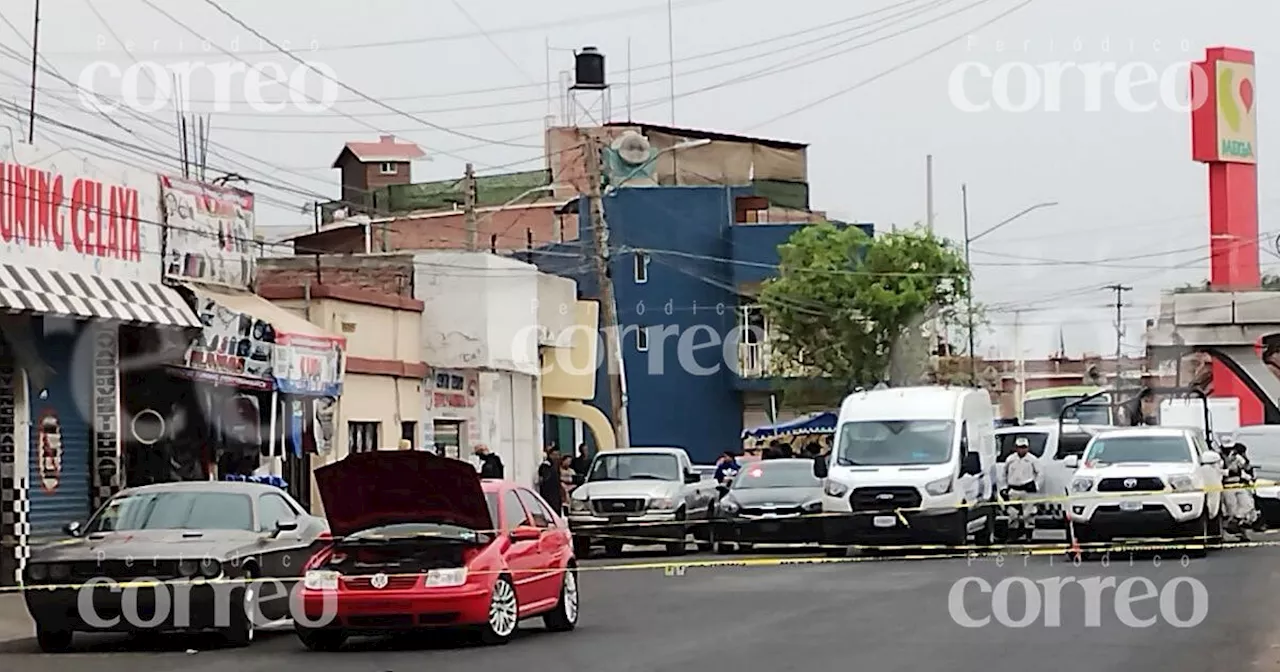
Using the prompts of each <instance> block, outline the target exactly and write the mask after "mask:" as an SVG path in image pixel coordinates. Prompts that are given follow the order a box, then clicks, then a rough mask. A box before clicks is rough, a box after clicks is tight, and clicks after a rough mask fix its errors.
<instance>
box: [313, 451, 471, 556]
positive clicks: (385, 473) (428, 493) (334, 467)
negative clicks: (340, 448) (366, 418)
mask: <svg viewBox="0 0 1280 672" xmlns="http://www.w3.org/2000/svg"><path fill="white" fill-rule="evenodd" d="M315 479H316V487H317V488H318V489H319V491H320V500H321V501H322V502H324V511H325V515H326V516H327V517H328V519H329V527H330V529H331V530H332V532H333V534H334V536H338V537H343V536H346V535H348V534H351V533H353V532H359V531H361V530H367V529H369V528H373V527H381V526H383V525H395V524H399V523H444V524H450V525H460V526H462V527H469V528H471V529H473V530H478V531H484V530H492V529H493V528H494V524H493V520H492V519H491V518H490V516H489V506H488V505H487V504H486V503H485V498H484V491H483V490H481V488H480V475H479V474H477V473H476V468H475V467H473V466H471V464H470V463H469V462H463V461H462V460H455V459H452V458H448V457H437V456H435V455H432V454H430V453H427V452H423V451H415V450H398V451H375V452H371V453H356V454H354V455H350V456H348V457H346V458H345V459H343V460H339V461H338V462H335V463H333V464H330V465H327V466H324V467H320V468H319V469H316V471H315Z"/></svg>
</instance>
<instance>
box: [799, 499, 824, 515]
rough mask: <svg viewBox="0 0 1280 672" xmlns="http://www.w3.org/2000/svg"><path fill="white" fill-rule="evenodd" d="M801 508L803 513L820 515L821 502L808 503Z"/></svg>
mask: <svg viewBox="0 0 1280 672" xmlns="http://www.w3.org/2000/svg"><path fill="white" fill-rule="evenodd" d="M802 508H803V509H804V512H805V513H822V501H821V500H819V501H814V502H808V503H806V504H805V505H804V507H802Z"/></svg>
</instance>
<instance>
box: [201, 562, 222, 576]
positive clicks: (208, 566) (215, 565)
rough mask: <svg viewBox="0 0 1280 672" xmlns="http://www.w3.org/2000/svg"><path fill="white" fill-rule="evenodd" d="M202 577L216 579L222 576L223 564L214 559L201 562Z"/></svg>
mask: <svg viewBox="0 0 1280 672" xmlns="http://www.w3.org/2000/svg"><path fill="white" fill-rule="evenodd" d="M200 576H203V577H204V578H206V579H216V578H218V577H219V576H222V563H221V562H218V561H217V560H214V559H212V558H205V559H204V560H201V561H200Z"/></svg>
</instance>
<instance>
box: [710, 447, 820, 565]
mask: <svg viewBox="0 0 1280 672" xmlns="http://www.w3.org/2000/svg"><path fill="white" fill-rule="evenodd" d="M722 489H723V496H722V497H721V498H720V501H719V502H718V503H717V505H716V510H715V514H714V518H713V522H712V532H713V535H714V541H715V548H716V552H718V553H725V552H728V551H729V550H732V548H734V547H736V548H737V549H738V550H748V549H750V548H751V547H752V546H754V545H755V544H780V543H808V542H818V541H821V537H822V528H821V525H820V523H821V518H819V517H818V516H816V515H814V514H820V513H822V481H821V480H819V479H818V478H817V477H815V476H814V475H813V460H807V459H781V460H762V461H759V462H749V463H747V464H745V465H743V467H742V469H740V470H739V471H738V473H737V475H736V476H734V478H733V480H732V481H731V482H730V483H729V485H728V487H727V489H724V486H722Z"/></svg>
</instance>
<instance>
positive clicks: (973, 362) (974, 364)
mask: <svg viewBox="0 0 1280 672" xmlns="http://www.w3.org/2000/svg"><path fill="white" fill-rule="evenodd" d="M960 205H961V207H962V208H963V210H964V212H963V215H964V265H965V271H966V279H967V281H968V283H969V287H968V290H969V291H968V292H967V295H966V297H965V311H966V312H967V313H968V319H967V320H966V322H967V330H968V332H969V378H970V383H972V384H974V385H976V384H977V382H978V360H977V357H976V356H975V355H976V353H974V350H975V349H976V347H977V346H976V344H975V340H976V338H975V333H974V326H973V262H972V261H971V259H970V247H971V246H972V245H973V243H974V241H976V240H978V239H980V238H982V237H984V236H987V235H989V234H992V233H995V232H996V231H998V230H1000V229H1002V228H1004V227H1005V226H1006V225H1008V224H1011V223H1013V222H1015V221H1017V220H1019V219H1022V218H1023V217H1025V216H1027V215H1029V214H1031V213H1033V212H1035V211H1036V210H1040V209H1042V208H1052V207H1054V206H1056V205H1058V202H1057V201H1044V202H1042V203H1036V204H1035V205H1032V206H1030V207H1027V208H1023V209H1022V210H1019V211H1018V212H1015V213H1014V214H1012V215H1010V216H1008V217H1006V218H1004V219H1003V220H1001V221H1000V222H999V223H997V224H996V225H995V226H993V227H991V228H989V229H986V230H985V231H982V232H981V233H979V234H978V235H976V236H971V235H969V186H968V185H966V184H962V185H960Z"/></svg>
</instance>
